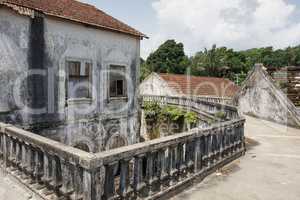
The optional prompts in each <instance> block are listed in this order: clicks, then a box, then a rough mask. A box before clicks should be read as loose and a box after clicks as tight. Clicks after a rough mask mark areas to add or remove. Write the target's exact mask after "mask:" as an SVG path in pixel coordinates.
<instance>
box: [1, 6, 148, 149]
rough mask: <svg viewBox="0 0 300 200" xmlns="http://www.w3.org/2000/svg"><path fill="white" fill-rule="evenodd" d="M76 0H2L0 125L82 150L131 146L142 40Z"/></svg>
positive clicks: (134, 137)
mask: <svg viewBox="0 0 300 200" xmlns="http://www.w3.org/2000/svg"><path fill="white" fill-rule="evenodd" d="M145 37H146V36H145V35H144V34H142V33H140V32H138V31H137V30H135V29H133V28H131V27H129V26H128V25H126V24H124V23H122V22H120V21H118V20H117V19H115V18H113V17H111V16H109V15H107V14H106V13H104V12H102V11H101V10H98V9H97V8H95V7H93V6H91V5H88V4H84V3H81V2H78V1H74V0H60V1H57V0H43V1H40V0H2V1H0V54H1V57H0V93H1V97H0V119H1V121H3V122H6V123H10V124H14V125H17V126H18V127H21V128H24V129H26V130H32V131H34V132H35V133H38V134H41V135H44V136H47V137H49V138H52V139H55V140H58V141H61V142H63V143H65V144H68V145H70V146H76V147H78V148H81V149H84V150H86V151H91V152H98V151H103V150H105V149H110V148H115V147H118V146H123V145H128V144H133V143H136V142H137V141H138V140H139V136H138V127H139V125H138V124H139V123H138V95H137V88H136V86H137V85H138V81H139V80H138V78H137V77H139V75H138V73H139V62H140V61H139V59H140V40H141V39H143V38H145Z"/></svg>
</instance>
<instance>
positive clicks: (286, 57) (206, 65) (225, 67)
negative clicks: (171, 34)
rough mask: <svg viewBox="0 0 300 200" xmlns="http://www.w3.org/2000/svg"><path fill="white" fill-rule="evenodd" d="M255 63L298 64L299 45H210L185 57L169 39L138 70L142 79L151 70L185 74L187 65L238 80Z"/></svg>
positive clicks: (194, 70)
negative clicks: (240, 47)
mask: <svg viewBox="0 0 300 200" xmlns="http://www.w3.org/2000/svg"><path fill="white" fill-rule="evenodd" d="M255 63H263V64H264V65H265V66H266V67H277V68H280V67H285V66H299V65H300V45H299V46H296V47H288V48H286V49H276V50H275V49H274V48H273V47H265V48H254V49H249V50H244V51H235V50H233V49H229V48H227V47H217V46H216V45H213V46H212V47H211V49H204V50H203V51H199V52H197V53H196V54H195V55H193V56H192V57H190V58H188V57H187V56H186V55H185V53H184V46H183V44H182V43H177V42H176V41H175V40H168V41H166V42H165V43H163V44H162V45H161V46H160V47H159V48H158V49H157V50H156V51H155V52H153V53H152V54H150V56H149V57H148V59H147V60H146V61H145V62H143V64H142V67H141V71H142V79H143V78H145V77H146V76H147V75H149V74H150V73H151V72H159V73H162V72H163V73H173V74H184V73H187V69H190V70H189V72H190V73H191V75H196V76H213V77H225V78H228V79H230V80H232V81H235V82H236V83H238V84H241V83H242V81H243V80H244V79H245V78H246V76H247V73H248V72H249V70H250V69H251V68H252V67H253V66H254V65H255Z"/></svg>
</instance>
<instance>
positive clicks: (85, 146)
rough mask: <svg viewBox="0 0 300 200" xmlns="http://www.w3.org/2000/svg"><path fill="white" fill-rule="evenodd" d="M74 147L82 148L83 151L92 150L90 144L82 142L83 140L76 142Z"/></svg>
mask: <svg viewBox="0 0 300 200" xmlns="http://www.w3.org/2000/svg"><path fill="white" fill-rule="evenodd" d="M74 147H75V148H77V149H80V150H82V151H85V152H91V151H90V148H89V146H88V145H87V144H84V143H82V142H80V143H78V144H76V145H75V146H74Z"/></svg>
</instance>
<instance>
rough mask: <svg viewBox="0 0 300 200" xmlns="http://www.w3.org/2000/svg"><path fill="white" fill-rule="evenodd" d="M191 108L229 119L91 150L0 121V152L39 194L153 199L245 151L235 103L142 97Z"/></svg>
mask: <svg viewBox="0 0 300 200" xmlns="http://www.w3.org/2000/svg"><path fill="white" fill-rule="evenodd" d="M143 98H144V100H145V101H160V102H161V103H163V104H171V105H177V106H185V107H192V108H194V109H199V110H202V111H205V112H207V113H210V114H214V113H216V112H220V111H223V112H225V113H226V114H227V117H228V120H227V121H225V122H222V123H219V124H214V125H213V126H211V127H208V128H205V129H200V128H194V129H191V130H190V131H188V132H186V133H181V134H177V135H173V136H168V137H164V138H160V139H156V140H152V141H148V142H144V143H138V144H135V145H130V146H126V147H122V148H118V149H115V150H110V151H106V152H101V153H98V154H92V153H87V152H83V151H81V150H78V149H75V148H72V147H68V146H66V145H64V144H61V143H58V142H55V141H52V140H49V139H47V138H44V137H42V136H39V135H36V134H33V133H30V132H27V131H24V130H22V129H18V128H16V127H13V126H11V125H7V124H0V156H1V158H2V160H3V161H4V166H5V167H6V169H7V170H8V172H10V173H11V174H13V175H16V176H19V177H20V180H25V181H24V183H25V184H27V185H29V187H31V188H32V189H33V190H35V191H37V193H39V194H40V195H41V196H42V197H44V196H49V195H54V196H55V197H56V198H61V197H64V198H65V199H72V200H73V199H74V200H101V199H104V200H107V199H109V200H111V199H157V198H160V197H163V196H164V195H168V194H170V193H174V192H176V191H177V189H178V188H182V187H183V186H185V185H189V184H191V183H192V182H193V181H194V179H197V180H198V179H199V178H200V179H203V178H204V177H206V176H207V175H208V174H209V173H211V172H213V171H214V170H216V169H217V168H219V167H222V166H223V165H225V164H226V163H228V162H230V161H232V160H233V159H236V158H237V157H239V156H241V155H242V154H243V153H244V151H245V145H244V122H245V120H244V119H243V118H241V117H239V115H238V114H237V110H236V108H234V107H231V106H227V105H222V104H218V103H214V102H205V101H202V100H199V99H189V98H180V99H178V98H175V97H157V96H148V97H143Z"/></svg>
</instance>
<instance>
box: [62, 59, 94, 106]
mask: <svg viewBox="0 0 300 200" xmlns="http://www.w3.org/2000/svg"><path fill="white" fill-rule="evenodd" d="M70 62H78V63H80V69H79V71H81V67H82V66H84V67H85V66H86V64H90V69H89V75H88V76H80V75H79V76H78V79H80V78H84V77H85V78H86V79H87V81H88V82H89V84H90V87H89V90H88V96H87V97H69V81H70V77H73V78H76V75H70V71H69V70H70V66H69V63H70ZM93 70H94V64H93V61H92V60H89V59H80V58H66V59H65V73H66V81H65V91H66V92H65V100H66V104H68V103H69V102H74V101H83V102H86V100H89V101H91V100H92V99H93V95H94V94H93V89H92V85H93ZM79 73H80V72H79Z"/></svg>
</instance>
